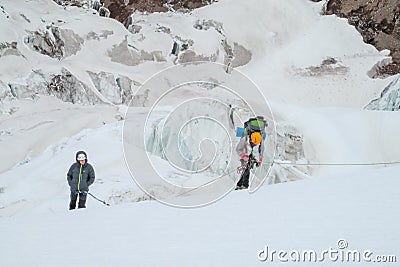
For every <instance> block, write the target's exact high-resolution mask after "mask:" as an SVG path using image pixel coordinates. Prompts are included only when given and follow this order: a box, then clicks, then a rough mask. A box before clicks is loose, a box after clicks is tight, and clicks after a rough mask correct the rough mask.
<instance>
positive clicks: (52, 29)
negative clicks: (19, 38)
mask: <svg viewBox="0 0 400 267" xmlns="http://www.w3.org/2000/svg"><path fill="white" fill-rule="evenodd" d="M25 42H26V43H27V44H29V45H30V46H31V47H32V49H33V50H34V51H36V52H39V53H41V54H43V55H47V56H49V57H52V58H57V59H62V58H64V57H68V56H71V55H75V54H76V53H77V52H78V51H79V50H80V48H81V46H82V44H83V38H81V37H80V36H79V35H77V34H75V33H74V31H73V30H70V29H62V28H59V27H57V26H53V25H49V26H47V27H46V29H45V30H39V31H35V32H31V34H30V35H29V36H28V37H27V38H25Z"/></svg>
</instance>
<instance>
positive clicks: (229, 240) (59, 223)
mask: <svg viewBox="0 0 400 267" xmlns="http://www.w3.org/2000/svg"><path fill="white" fill-rule="evenodd" d="M0 4H1V5H0V6H1V10H0V11H1V12H0V226H1V227H0V229H1V230H0V234H1V241H0V251H1V254H0V255H1V257H0V265H1V266H71V265H74V266H262V265H269V266H282V265H290V266H308V265H313V266H338V265H340V266H342V265H343V266H397V265H398V262H399V261H400V254H399V252H398V248H399V247H400V231H399V228H398V225H399V221H400V217H399V212H398V211H399V208H400V195H399V194H398V188H399V187H400V181H399V179H398V176H399V175H398V174H399V173H400V164H399V162H400V150H399V149H398V148H399V147H400V139H399V136H400V124H399V123H398V121H399V120H400V114H399V112H396V111H389V110H395V108H396V105H397V103H399V101H400V100H399V96H400V93H399V92H400V88H399V85H400V82H399V81H400V76H399V75H397V76H393V77H389V78H386V79H371V78H370V77H369V76H368V75H367V73H368V72H369V71H370V70H371V69H372V68H373V66H374V65H375V64H376V63H377V62H379V61H381V60H382V59H385V58H387V51H381V52H379V51H377V50H376V49H375V48H374V47H372V46H370V45H367V44H364V43H363V42H362V38H361V36H360V35H359V33H358V32H357V31H356V30H355V29H354V28H353V27H352V26H350V25H348V24H347V21H346V20H344V19H340V18H337V17H335V16H322V15H321V14H320V13H321V10H322V5H323V4H322V3H313V2H311V1H307V0H301V1H279V0H263V1H261V0H247V1H233V0H220V1H218V2H216V3H214V4H212V5H209V6H206V7H203V8H200V9H197V10H194V11H192V12H190V13H171V12H168V13H154V14H140V13H135V14H134V15H133V17H132V18H133V20H132V21H133V24H134V25H135V27H136V29H139V32H132V28H131V31H129V30H127V29H125V28H124V27H123V26H122V25H121V24H119V23H118V22H116V21H114V20H112V19H110V18H103V17H99V16H98V15H97V14H96V12H95V11H94V10H92V9H87V8H77V7H65V8H64V7H61V6H58V5H56V4H55V3H54V2H53V1H50V0H31V1H22V0H16V1H10V0H1V1H0ZM174 43H175V44H176V46H177V47H179V49H178V51H177V52H176V53H177V55H172V54H171V51H172V48H173V46H174ZM199 60H201V61H204V60H205V61H213V62H216V63H218V64H224V65H227V66H229V67H227V68H226V69H221V70H223V73H224V75H225V76H217V75H216V73H215V72H214V73H209V76H210V77H209V78H207V76H208V73H207V72H206V71H205V72H204V73H203V72H202V73H200V74H201V75H204V79H205V81H207V82H209V83H211V84H212V83H218V82H220V80H218V79H214V78H215V76H217V77H218V78H221V77H228V78H229V77H232V81H229V82H231V84H232V85H235V82H236V81H235V80H234V78H233V77H235V71H240V73H243V74H244V75H245V77H248V80H249V81H250V82H252V83H254V84H255V85H257V87H258V88H259V90H260V93H261V94H262V95H263V96H264V97H265V99H266V100H267V101H268V102H267V103H266V102H265V100H264V99H263V97H260V95H255V94H250V93H249V92H251V90H250V89H249V88H243V89H242V90H243V92H242V91H240V92H242V96H243V98H244V100H245V102H246V103H247V104H248V105H250V108H251V109H254V110H255V111H257V110H269V108H270V110H271V111H270V112H271V114H264V115H265V116H266V117H267V119H268V122H269V124H270V127H269V128H268V130H267V132H268V135H267V136H268V137H267V140H266V144H267V148H268V149H267V150H266V151H265V154H266V155H265V162H264V164H263V167H262V168H260V169H259V170H260V173H262V175H264V174H268V175H267V176H266V177H265V178H266V179H265V181H264V184H263V186H261V187H260V189H259V190H256V191H255V192H253V193H249V192H248V191H234V190H232V189H233V186H234V182H235V179H238V177H237V175H236V176H235V172H234V171H233V172H232V169H229V168H232V166H233V167H234V168H235V167H236V165H238V163H236V162H238V158H237V156H236V154H235V151H234V148H235V145H236V143H237V142H238V139H233V140H232V143H230V142H228V139H227V138H225V137H224V134H226V133H225V132H222V131H218V130H216V128H214V127H215V126H214V125H212V124H209V122H201V120H198V121H196V123H197V122H198V123H199V124H198V125H197V126H195V125H189V126H188V127H187V128H185V127H184V126H185V125H186V124H184V123H185V122H188V121H189V120H190V119H191V118H192V117H193V116H195V115H196V116H197V115H198V114H201V112H203V114H204V116H207V117H212V116H214V117H215V118H217V119H218V120H219V121H220V125H223V126H224V127H225V128H224V129H227V132H228V133H229V134H234V130H235V128H236V127H237V126H239V127H240V126H241V121H240V120H241V119H243V118H244V117H245V116H247V115H248V114H250V112H249V109H246V108H245V106H244V105H243V103H242V102H240V101H238V100H237V99H236V98H235V97H231V96H229V95H228V94H224V93H221V91H218V90H220V88H219V87H218V86H215V85H212V86H210V84H199V85H196V86H197V87H195V86H193V87H190V85H187V87H185V86H186V85H185V86H182V87H181V88H179V90H182V91H179V90H177V92H178V93H176V94H175V95H174V94H171V95H172V96H171V97H170V98H168V99H167V100H165V98H164V99H162V101H158V98H159V97H160V96H162V94H163V93H165V91H163V90H164V88H165V87H168V86H173V85H174V84H175V83H179V81H181V80H185V79H186V78H188V77H192V76H191V75H195V74H196V73H195V71H193V72H192V73H190V72H188V73H186V72H185V75H188V77H186V76H185V77H182V76H184V75H183V74H182V76H180V75H179V74H178V75H175V76H173V77H167V78H166V79H159V80H156V81H157V82H158V83H156V85H154V84H151V85H152V86H150V85H149V84H150V83H149V81H151V79H150V77H152V76H153V75H156V74H160V71H162V70H165V68H167V67H172V66H175V65H176V64H179V63H181V64H183V63H186V62H191V61H199ZM221 66H222V65H221ZM232 68H233V69H232ZM186 69H190V68H189V67H188V68H186ZM161 73H162V72H161ZM214 75H215V76H214ZM213 77H214V78H213ZM156 78H157V76H156ZM221 79H222V78H221ZM229 82H226V83H223V84H222V85H231V84H229ZM243 84H245V83H243ZM238 85H239V86H241V85H242V83H238ZM146 86H149V90H147V91H146V90H145V89H146V88H147V87H146ZM207 86H209V87H207ZM199 88H200V89H201V90H200V89H199ZM385 88H386V89H387V90H385V92H384V94H383V95H381V94H382V92H383V91H384V89H385ZM207 95H208V96H213V97H215V98H217V97H219V99H225V100H226V102H227V103H225V104H226V105H225V106H224V105H222V106H221V105H220V106H218V105H217V104H215V103H216V102H215V101H214V102H213V101H209V102H206V103H205V105H203V104H204V103H203V102H204V99H203V100H202V101H203V102H202V101H201V100H200V99H201V97H205V96H207ZM189 100H195V101H194V102H190V101H189ZM214 100H215V99H214ZM157 101H158V102H157ZM163 101H164V102H163ZM188 101H189V102H188ZM151 103H155V106H153V107H152V106H151ZM182 103H186V104H187V103H189V105H186V106H184V105H183V104H182ZM128 104H131V106H130V107H129V108H128ZM228 104H229V105H230V106H229V105H228ZM182 106H184V108H185V109H181V110H179V108H181V107H182ZM397 107H398V105H397ZM177 110H178V111H177ZM152 111H153V113H152V114H150V112H152ZM230 112H231V113H230ZM149 114H150V115H149ZM171 114H172V115H175V117H172V116H171ZM177 114H178V115H177ZM230 115H232V117H230ZM168 116H171V118H172V119H171V120H170V121H169V122H170V123H171V122H173V125H172V126H174V125H175V124H176V128H177V129H181V130H182V133H183V135H184V136H183V137H182V138H181V139H179V138H180V137H179V138H178V139H176V140H178V141H177V142H181V141H182V140H183V141H182V144H183V145H182V146H183V149H182V150H179V152H180V153H183V155H180V154H179V153H178V152H174V153H173V154H172V155H170V156H171V158H173V159H175V158H178V157H180V156H182V157H183V159H184V160H182V159H178V160H177V161H176V162H178V163H179V164H183V165H184V163H185V162H186V163H187V162H188V160H187V159H193V158H195V159H196V158H200V159H201V160H203V161H206V160H207V159H208V158H206V159H204V158H201V157H199V155H200V154H201V153H202V152H204V151H207V152H209V151H210V153H211V152H212V153H214V152H215V151H216V153H215V155H216V156H218V157H216V162H215V164H214V165H212V168H210V169H211V171H208V172H205V173H201V172H199V173H197V172H196V171H197V170H198V169H196V168H201V166H203V165H201V164H200V163H202V162H203V161H199V163H198V164H197V162H196V164H191V165H190V164H189V165H190V166H189V167H188V166H185V168H187V170H189V171H192V172H193V171H194V172H195V174H190V173H188V172H187V171H186V172H185V171H181V170H179V168H173V167H172V165H171V162H172V161H171V160H170V161H167V160H166V154H165V151H163V150H162V149H160V144H161V143H162V141H163V140H164V139H163V138H165V136H168V138H170V139H168V140H175V139H173V138H175V137H176V135H175V132H174V131H173V130H171V128H173V127H171V128H169V130H168V129H167V128H168V127H164V126H165V125H167V124H164V123H166V122H168V118H170V117H168ZM231 118H232V120H230V119H231ZM146 119H147V121H146V122H148V124H147V125H145V126H146V127H148V128H147V129H146V134H147V133H148V135H146V136H142V133H143V128H140V127H138V125H142V124H143V121H145V120H146ZM181 123H182V124H181ZM202 123H203V124H202ZM199 125H200V126H203V127H204V129H203V130H199V128H201V127H199ZM124 127H125V128H124ZM127 127H131V128H129V131H127V130H126V129H127ZM136 127H137V128H140V129H139V130H137V131H136V130H135V129H136ZM163 127H164V128H166V129H167V131H165V132H162V130H164V129H162V128H163ZM160 129H161V130H160ZM212 138H214V139H213V140H214V143H212V144H213V145H214V147H208V146H206V145H207V144H205V145H204V146H203V143H202V141H204V140H206V139H212ZM142 139H143V140H144V142H141V141H142ZM138 140H140V141H138ZM229 141H230V140H229ZM124 142H128V143H129V142H131V143H130V144H131V145H132V146H130V149H131V150H129V153H130V155H131V156H132V155H133V156H132V158H133V159H134V161H135V162H136V163H137V162H139V164H140V166H142V167H143V169H140V172H135V170H132V169H129V168H128V166H129V159H128V160H127V158H126V157H125V156H126V154H124V149H125V152H126V146H124ZM171 142H172V141H171ZM125 145H126V143H125ZM146 148H147V151H146ZM150 148H151V149H150ZM213 148H214V150H213ZM275 148H276V150H275ZM81 149H83V150H85V151H86V152H87V153H88V161H89V162H90V163H91V164H92V165H93V166H94V168H95V171H96V181H95V183H94V184H93V186H91V188H90V192H91V193H93V194H94V195H95V196H97V197H98V198H100V199H102V200H105V201H106V202H108V203H110V206H109V207H107V206H105V205H103V204H102V203H100V202H98V201H96V200H95V199H93V198H90V197H89V198H88V201H87V209H84V210H74V211H68V210H67V209H68V203H69V188H68V184H67V181H66V172H67V170H68V168H69V166H70V165H71V164H72V163H73V162H74V156H75V153H76V151H78V150H81ZM167 152H168V151H167ZM205 155H206V156H209V155H208V153H205ZM147 157H149V158H147ZM179 160H181V161H179ZM229 160H231V162H232V163H227V162H228V161H229ZM126 161H128V164H127V162H126ZM142 161H143V162H144V161H146V163H145V164H141V162H142ZM150 161H151V164H149V163H148V162H150ZM272 161H275V163H274V164H272ZM182 162H183V163H182ZM189 162H190V160H189ZM305 163H308V164H310V165H308V166H304V165H301V164H305ZM374 163H379V164H374ZM179 164H178V167H179V166H181V165H179ZM296 164H300V165H296ZM329 164H334V165H329ZM335 164H336V165H335ZM349 164H350V165H349ZM351 164H353V165H351ZM363 164H365V165H363ZM149 166H150V167H152V168H154V170H153V169H151V168H150V167H149ZM227 166H228V167H227ZM270 166H272V168H271V169H269V167H270ZM225 167H226V168H227V170H224V169H223V168H225ZM221 170H222V171H221ZM227 171H229V175H228V176H227V177H226V179H225V180H223V181H222V182H220V183H218V184H217V183H215V187H213V186H207V187H200V186H201V185H204V184H206V183H209V182H212V181H217V180H218V179H216V178H215V177H218V175H221V173H224V174H225V173H226V172H227ZM132 173H141V177H140V179H139V180H140V182H141V184H139V185H138V184H137V183H136V182H137V180H138V179H137V178H138V177H135V178H136V182H135V179H134V178H133V177H131V174H132ZM157 175H160V176H163V177H164V179H165V181H166V182H169V183H172V184H174V185H175V186H176V187H177V188H178V189H176V188H175V187H174V188H172V187H167V186H164V185H163V184H161V183H158V181H159V180H158V176H157ZM216 175H217V176H216ZM257 175H258V174H257ZM257 175H255V176H254V178H253V184H254V188H255V187H258V185H260V183H261V180H260V179H258V178H257V177H256V176H257ZM262 175H261V176H262ZM257 179H258V180H257ZM143 185H144V187H145V188H146V189H149V190H150V191H151V192H150V193H151V194H152V196H148V195H146V194H145V193H144V192H143V191H142V190H141V187H143ZM254 188H253V189H254ZM221 190H222V191H221ZM221 192H225V193H226V194H221ZM154 197H156V198H158V199H159V200H161V201H162V202H165V203H167V204H171V205H175V206H176V205H177V203H189V205H188V206H190V204H193V205H197V204H198V203H202V204H203V206H202V207H200V208H177V207H171V205H164V204H162V203H160V202H159V201H157V200H154V199H153V198H154ZM219 198H220V199H219ZM216 199H219V200H218V201H215V200H216ZM210 200H211V201H210ZM208 202H212V203H210V204H208V205H204V204H206V203H208ZM311 250H312V251H314V252H315V256H316V258H315V261H317V262H314V258H311V259H304V258H301V257H303V256H304V255H303V254H304V253H305V254H306V256H307V257H308V256H310V255H308V254H310V253H311V254H312V252H310V251H311ZM280 251H281V252H280ZM324 251H327V252H326V253H325V252H324ZM332 251H333V252H332ZM335 251H337V252H336V253H335ZM346 253H350V254H351V253H355V254H357V253H359V254H357V255H360V259H359V262H358V260H357V262H353V261H352V260H349V261H350V262H347V259H346V258H345V257H346V255H348V254H346ZM267 256H268V257H267ZM313 256H314V254H312V255H311V256H310V257H313Z"/></svg>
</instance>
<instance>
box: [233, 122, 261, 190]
mask: <svg viewBox="0 0 400 267" xmlns="http://www.w3.org/2000/svg"><path fill="white" fill-rule="evenodd" d="M266 126H267V123H266V121H265V120H264V117H262V116H257V117H256V118H250V119H249V120H248V121H246V122H245V123H244V130H243V134H242V136H241V138H240V141H239V143H238V144H237V146H236V152H237V153H238V155H239V157H240V162H241V164H242V167H241V169H242V173H241V177H240V179H239V181H238V183H237V185H236V190H238V189H247V188H248V187H249V177H250V170H251V169H252V168H253V167H254V165H255V166H256V167H259V166H260V165H261V163H262V160H263V154H264V142H263V140H264V138H265V127H266ZM257 158H258V160H257Z"/></svg>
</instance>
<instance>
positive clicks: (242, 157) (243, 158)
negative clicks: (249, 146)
mask: <svg viewBox="0 0 400 267" xmlns="http://www.w3.org/2000/svg"><path fill="white" fill-rule="evenodd" d="M240 158H241V159H242V160H244V161H246V162H247V161H249V157H248V156H246V154H245V153H242V154H240Z"/></svg>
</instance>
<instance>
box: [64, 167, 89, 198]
mask: <svg viewBox="0 0 400 267" xmlns="http://www.w3.org/2000/svg"><path fill="white" fill-rule="evenodd" d="M94 179H95V174H94V169H93V167H92V165H90V164H89V163H87V162H86V163H85V164H83V165H81V164H80V163H78V162H75V163H74V164H72V166H71V167H70V168H69V170H68V173H67V180H68V184H69V186H70V188H71V192H75V191H78V192H83V191H86V192H88V191H89V186H90V185H91V184H93V183H94Z"/></svg>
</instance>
